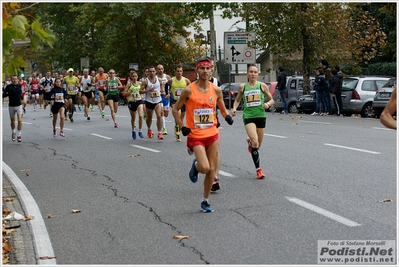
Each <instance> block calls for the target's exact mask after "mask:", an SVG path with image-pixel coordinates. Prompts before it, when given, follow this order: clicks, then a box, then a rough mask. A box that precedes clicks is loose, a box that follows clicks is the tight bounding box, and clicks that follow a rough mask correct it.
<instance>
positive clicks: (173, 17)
mask: <svg viewBox="0 0 399 267" xmlns="http://www.w3.org/2000/svg"><path fill="white" fill-rule="evenodd" d="M184 10H185V9H184V4H183V3H162V2H160V3H149V2H142V3H138V2H136V3H134V2H125V3H101V2H98V3H90V2H89V3H56V4H53V3H45V4H44V3H43V4H41V8H40V13H41V16H42V18H43V21H46V23H48V24H49V25H51V28H52V29H53V30H54V32H56V34H57V36H59V42H57V43H56V44H55V49H54V50H53V52H52V53H51V58H52V60H54V61H59V62H60V65H61V66H63V68H69V67H73V68H80V58H81V57H89V59H90V68H91V69H96V68H98V67H100V66H102V67H104V69H105V70H106V71H108V70H109V69H111V68H113V69H115V70H116V72H117V73H120V74H121V75H124V74H126V72H127V69H128V66H129V63H138V64H139V68H140V69H143V68H144V66H148V65H157V64H162V65H164V67H165V71H166V72H168V73H173V69H174V65H175V64H178V63H188V62H194V61H195V58H197V57H199V56H200V55H201V54H203V51H202V50H201V49H199V48H198V47H195V43H194V42H193V41H192V40H190V39H189V38H188V39H186V41H187V42H186V43H187V46H185V47H182V46H179V44H178V43H177V39H176V37H177V36H182V37H184V38H187V37H189V35H190V33H189V32H187V30H186V27H188V26H190V25H191V24H192V23H193V22H194V19H193V18H190V17H188V16H183V15H182V13H183V14H184Z"/></svg>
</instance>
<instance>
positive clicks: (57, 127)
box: [55, 126, 72, 131]
mask: <svg viewBox="0 0 399 267" xmlns="http://www.w3.org/2000/svg"><path fill="white" fill-rule="evenodd" d="M55 128H56V129H60V127H59V126H56V127H55ZM64 130H67V131H72V129H69V128H64Z"/></svg>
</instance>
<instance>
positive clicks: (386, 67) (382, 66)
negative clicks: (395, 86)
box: [368, 62, 396, 77]
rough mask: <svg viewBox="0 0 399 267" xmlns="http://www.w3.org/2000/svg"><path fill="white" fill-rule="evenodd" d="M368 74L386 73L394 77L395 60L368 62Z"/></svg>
mask: <svg viewBox="0 0 399 267" xmlns="http://www.w3.org/2000/svg"><path fill="white" fill-rule="evenodd" d="M368 75H387V76H394V77H396V62H383V63H374V64H370V65H369V68H368Z"/></svg>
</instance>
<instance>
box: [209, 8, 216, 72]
mask: <svg viewBox="0 0 399 267" xmlns="http://www.w3.org/2000/svg"><path fill="white" fill-rule="evenodd" d="M209 27H210V34H209V37H210V40H209V41H210V44H211V58H212V59H213V65H214V71H213V76H216V75H217V64H216V32H215V18H214V16H213V6H212V9H211V12H210V14H209Z"/></svg>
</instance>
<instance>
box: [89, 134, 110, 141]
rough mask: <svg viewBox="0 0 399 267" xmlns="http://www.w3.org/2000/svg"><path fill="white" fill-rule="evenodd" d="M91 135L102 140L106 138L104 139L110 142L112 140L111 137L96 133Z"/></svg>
mask: <svg viewBox="0 0 399 267" xmlns="http://www.w3.org/2000/svg"><path fill="white" fill-rule="evenodd" d="M91 135H94V136H98V137H101V138H104V139H108V140H111V139H112V138H111V137H107V136H104V135H99V134H95V133H92V134H91Z"/></svg>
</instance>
